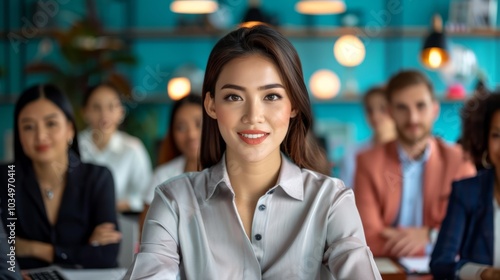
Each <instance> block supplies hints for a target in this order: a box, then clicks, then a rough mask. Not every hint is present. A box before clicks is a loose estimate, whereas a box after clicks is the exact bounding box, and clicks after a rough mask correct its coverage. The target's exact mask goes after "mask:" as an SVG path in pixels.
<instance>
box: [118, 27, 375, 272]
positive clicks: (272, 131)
mask: <svg viewBox="0 0 500 280" xmlns="http://www.w3.org/2000/svg"><path fill="white" fill-rule="evenodd" d="M300 65H301V64H300V60H299V58H298V55H297V52H296V51H295V49H294V48H293V46H292V45H291V44H290V42H289V41H288V40H286V39H285V38H284V37H283V36H282V35H281V34H280V33H278V32H277V31H276V30H274V29H272V28H270V27H266V26H255V27H252V28H240V29H238V30H235V31H233V32H231V33H229V34H228V35H226V36H225V37H224V38H222V39H221V40H220V41H219V42H218V43H217V44H216V45H215V47H214V48H213V50H212V52H211V54H210V57H209V59H208V64H207V68H206V72H205V80H204V83H203V92H204V94H203V99H204V111H203V125H202V141H201V151H200V161H201V165H202V167H203V168H204V169H203V170H202V171H200V172H193V173H187V174H184V175H181V176H178V177H175V178H173V179H171V180H169V181H167V182H165V183H163V184H161V185H160V186H159V187H158V188H156V194H155V197H154V199H153V203H152V205H151V208H150V209H149V212H148V214H147V217H146V221H145V224H144V230H143V238H142V243H141V248H140V252H139V253H138V254H137V256H136V259H135V260H134V263H133V264H132V266H131V267H130V268H129V271H128V272H127V275H126V276H125V279H144V278H151V277H153V278H154V277H158V278H162V279H380V274H379V272H378V270H377V267H376V266H375V262H374V261H373V257H372V254H371V252H370V250H369V248H368V247H367V246H366V242H365V237H364V233H363V229H362V225H361V220H360V218H359V214H358V212H357V210H356V207H355V204H354V196H353V192H352V190H350V189H346V188H345V186H344V184H343V183H342V181H340V180H338V179H335V178H331V177H328V176H327V175H325V174H323V172H324V170H325V169H327V168H326V166H327V164H326V161H323V160H322V159H324V158H325V157H324V153H323V152H322V151H321V149H320V148H319V147H318V146H317V144H316V142H314V141H312V140H311V139H313V138H312V137H311V133H312V132H311V126H312V112H311V107H310V103H309V97H308V96H309V95H308V93H307V89H306V86H305V84H304V80H303V75H302V69H301V66H300ZM325 173H326V172H325ZM181 256H182V257H181ZM359 267H363V269H362V270H361V269H359Z"/></svg>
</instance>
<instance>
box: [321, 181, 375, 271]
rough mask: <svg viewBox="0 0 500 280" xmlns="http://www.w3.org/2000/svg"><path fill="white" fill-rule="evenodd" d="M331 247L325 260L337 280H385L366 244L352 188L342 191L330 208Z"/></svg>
mask: <svg viewBox="0 0 500 280" xmlns="http://www.w3.org/2000/svg"><path fill="white" fill-rule="evenodd" d="M327 244H328V247H327V250H326V252H325V254H324V258H323V259H324V261H325V262H327V263H328V268H329V269H330V272H331V273H332V275H333V276H334V278H335V279H367V280H368V279H382V278H381V276H380V273H379V271H378V268H377V266H376V264H375V261H374V260H373V255H372V253H371V251H370V249H369V248H368V246H367V245H366V242H365V235H364V233H363V226H362V224H361V219H360V217H359V214H358V211H357V209H356V205H355V203H354V196H353V193H352V190H350V189H343V190H342V191H340V194H339V195H338V196H337V197H336V198H335V200H334V202H333V205H332V207H331V208H330V213H329V214H328V226H327ZM361 267H362V268H363V269H360V268H361Z"/></svg>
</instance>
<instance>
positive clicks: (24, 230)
mask: <svg viewBox="0 0 500 280" xmlns="http://www.w3.org/2000/svg"><path fill="white" fill-rule="evenodd" d="M9 166H10V167H9ZM10 170H14V171H10ZM12 174H13V175H12ZM12 178H14V180H13V179H12ZM9 180H10V183H11V185H8V184H9ZM0 182H1V184H2V185H3V186H4V187H3V189H2V190H1V191H0V212H1V218H2V221H3V224H4V227H7V225H8V224H11V223H12V222H14V223H15V234H16V236H18V237H21V238H25V239H29V240H38V241H41V242H45V243H50V244H52V245H53V246H54V252H55V256H54V264H57V265H61V266H69V267H84V268H109V267H116V266H117V255H118V247H119V244H110V245H106V246H96V247H93V246H91V245H89V238H90V236H91V234H92V232H93V230H94V228H95V227H96V226H97V225H99V224H101V223H104V222H111V223H114V224H115V225H116V227H117V228H118V225H117V217H116V208H115V204H116V203H115V193H114V190H115V189H114V183H113V177H112V175H111V172H110V171H109V170H108V169H107V168H105V167H101V166H97V165H93V164H87V163H82V162H81V161H80V160H79V159H78V158H75V157H71V161H70V164H69V168H68V173H67V179H66V188H65V190H64V193H63V197H62V200H61V205H60V208H59V214H58V218H57V222H56V224H55V225H54V226H52V225H51V224H50V223H49V220H48V218H47V215H46V212H45V206H44V203H43V199H42V193H41V191H40V187H39V185H38V182H37V179H36V175H35V173H34V170H33V166H32V164H31V163H24V164H22V163H19V162H16V163H12V164H7V165H0ZM9 189H11V190H10V193H9ZM12 189H13V190H15V191H14V192H13V191H12ZM13 194H15V196H13ZM9 199H10V200H9ZM12 199H15V203H11V202H13V200H12ZM9 203H10V204H9ZM14 204H15V209H12V208H10V207H12V206H13V205H14ZM12 218H17V220H13V219H12ZM9 231H10V229H8V230H7V229H6V232H9ZM17 260H18V262H19V264H20V267H21V268H22V269H29V268H36V267H42V266H48V265H50V264H49V263H46V262H44V261H42V260H40V259H35V258H17Z"/></svg>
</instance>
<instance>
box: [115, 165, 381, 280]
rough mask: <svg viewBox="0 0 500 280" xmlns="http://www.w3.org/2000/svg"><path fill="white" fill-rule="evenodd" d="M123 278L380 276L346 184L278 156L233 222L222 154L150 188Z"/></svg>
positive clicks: (231, 197)
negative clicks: (266, 181) (244, 213)
mask: <svg viewBox="0 0 500 280" xmlns="http://www.w3.org/2000/svg"><path fill="white" fill-rule="evenodd" d="M125 279H217V280H219V279H252V280H254V279H308V280H309V279H363V280H370V279H381V276H380V273H379V272H378V269H377V267H376V265H375V262H374V260H373V256H372V253H371V252H370V249H369V248H368V247H367V245H366V241H365V236H364V232H363V227H362V224H361V220H360V217H359V214H358V211H357V209H356V205H355V203H354V195H353V192H352V190H351V189H348V188H346V187H345V186H344V184H343V183H342V181H340V180H338V179H335V178H331V177H327V176H325V175H322V174H319V173H316V172H313V171H310V170H307V169H300V168H299V167H298V166H297V165H295V164H293V163H292V162H291V161H289V160H288V159H286V158H285V157H284V156H282V163H281V169H280V175H279V179H278V181H277V184H276V185H275V186H274V187H272V188H271V189H270V190H269V191H268V192H267V193H266V194H265V195H263V196H262V197H260V199H259V200H258V203H257V205H256V209H255V213H254V218H253V224H252V233H251V236H250V238H248V237H247V235H246V233H245V230H244V228H243V226H242V224H241V222H240V218H239V215H238V212H237V209H236V205H235V197H234V192H233V188H232V186H231V182H230V181H229V177H228V173H227V169H226V163H225V158H224V157H223V159H222V160H221V162H220V163H218V164H217V165H215V166H212V167H211V168H208V169H205V170H203V171H201V172H193V173H184V175H181V176H178V177H175V178H173V179H171V180H169V181H167V182H166V183H164V184H162V185H160V186H159V187H158V188H156V193H155V197H154V200H153V203H152V205H151V208H150V209H149V212H148V215H147V218H146V222H145V225H144V230H143V235H142V243H141V248H140V252H139V253H138V254H137V255H136V258H135V260H134V263H133V264H132V265H131V267H130V268H129V271H128V272H127V274H126V276H125Z"/></svg>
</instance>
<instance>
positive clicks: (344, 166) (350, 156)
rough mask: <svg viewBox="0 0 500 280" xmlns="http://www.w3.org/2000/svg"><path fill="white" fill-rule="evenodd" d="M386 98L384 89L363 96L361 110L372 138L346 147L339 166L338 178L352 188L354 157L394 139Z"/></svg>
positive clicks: (374, 90) (392, 123) (375, 89)
mask: <svg viewBox="0 0 500 280" xmlns="http://www.w3.org/2000/svg"><path fill="white" fill-rule="evenodd" d="M387 106H388V105H387V97H386V94H385V88H384V87H373V88H371V89H369V90H368V91H367V92H366V93H365V95H364V96H363V108H364V110H365V114H366V118H367V120H368V124H369V125H370V127H371V129H372V131H373V136H372V138H371V139H370V141H367V142H364V143H360V144H359V145H357V146H352V145H351V146H348V147H347V148H346V151H345V153H344V157H343V159H342V162H341V166H340V174H339V178H340V179H341V180H342V181H344V184H345V185H346V186H347V187H349V188H352V187H353V183H354V182H353V181H354V172H355V171H356V156H357V155H358V154H359V153H360V152H362V151H364V150H367V149H369V148H371V147H373V146H376V145H378V144H383V143H387V142H389V141H392V140H394V139H396V128H395V127H394V121H393V120H392V118H391V116H390V114H389V110H388V108H387Z"/></svg>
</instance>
